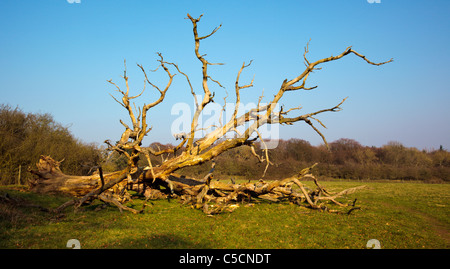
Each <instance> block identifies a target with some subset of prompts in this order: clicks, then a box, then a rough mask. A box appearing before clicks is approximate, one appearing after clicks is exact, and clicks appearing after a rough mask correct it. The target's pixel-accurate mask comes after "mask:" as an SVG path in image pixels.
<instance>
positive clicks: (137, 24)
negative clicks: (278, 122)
mask: <svg viewBox="0 0 450 269" xmlns="http://www.w3.org/2000/svg"><path fill="white" fill-rule="evenodd" d="M187 13H190V14H191V15H192V16H194V17H197V16H199V15H200V14H202V13H204V16H203V18H202V20H201V22H200V24H199V31H200V33H201V34H208V33H209V32H210V31H211V30H212V29H214V27H216V26H218V25H219V24H221V23H222V24H223V26H222V28H221V29H220V30H219V31H218V32H217V33H216V34H215V35H214V36H213V37H212V38H210V39H207V40H205V42H203V43H202V47H201V50H202V53H206V54H208V55H207V59H208V60H209V61H211V62H223V63H225V64H226V65H224V66H219V67H218V66H214V67H211V68H210V72H211V76H212V77H214V78H215V79H218V80H220V81H221V82H222V84H224V86H225V87H226V88H227V89H228V91H229V92H230V93H232V92H233V85H234V80H235V78H236V74H237V71H238V70H239V67H240V65H241V64H242V62H243V61H246V62H248V61H250V60H253V64H252V66H251V68H248V69H246V70H245V74H243V77H242V81H243V82H246V81H247V82H249V81H250V80H251V78H252V77H253V75H255V83H254V87H253V88H249V89H246V90H245V92H243V93H242V95H243V102H250V101H252V102H257V98H258V96H259V95H260V94H261V91H262V89H264V95H265V97H266V99H265V100H268V99H269V98H270V97H271V96H272V94H274V93H275V92H276V91H277V90H278V88H279V86H280V85H281V82H282V81H283V80H284V79H285V78H288V79H289V78H293V77H294V76H296V75H298V74H299V73H300V72H302V71H303V70H304V65H303V59H302V53H303V49H304V46H305V45H306V43H307V41H308V40H309V39H310V38H311V43H310V53H309V59H310V60H311V61H314V60H318V59H320V58H324V57H328V56H330V55H337V54H339V53H341V52H343V51H344V50H345V48H346V47H347V46H353V48H354V49H355V50H356V51H358V52H360V53H362V54H364V55H366V56H367V57H368V58H369V59H371V60H372V61H385V60H388V59H390V58H394V62H393V63H390V64H387V65H384V66H380V67H376V66H372V65H368V64H367V63H365V62H364V61H362V60H361V59H359V58H357V57H355V56H348V57H345V58H343V59H341V60H339V61H336V62H333V63H330V64H327V65H323V66H322V67H323V69H322V70H321V71H317V72H315V73H314V74H312V75H311V76H310V79H309V85H310V86H314V85H318V86H319V87H318V88H317V89H315V90H314V91H308V92H305V91H304V92H289V93H287V94H286V96H285V97H284V98H283V99H282V101H281V103H282V104H284V105H285V106H286V107H293V106H298V105H302V106H303V109H302V110H301V111H300V113H307V112H311V111H313V110H315V109H320V108H328V107H332V106H334V105H335V104H337V103H338V102H339V101H340V100H342V98H344V97H346V96H349V99H348V100H347V102H346V103H344V105H343V109H344V110H343V111H341V112H339V113H330V114H326V115H325V114H323V115H322V116H321V117H319V118H320V119H321V120H322V121H323V122H324V123H325V124H326V125H327V127H328V129H323V128H322V129H321V130H323V133H324V134H325V136H326V137H327V139H328V141H330V142H331V141H334V140H337V139H339V138H352V139H355V140H357V141H359V142H360V143H362V144H363V145H368V146H372V145H373V146H381V145H384V144H386V143H387V142H389V141H399V142H401V143H403V144H404V145H405V146H408V147H417V148H419V149H432V148H435V149H437V148H439V145H443V146H444V147H445V148H446V149H450V117H449V114H450V113H449V112H450V106H449V100H450V83H449V82H448V77H447V76H448V75H449V74H450V72H449V71H450V68H449V62H450V19H449V16H448V14H450V1H446V0H441V1H438V0H433V1H429V0H428V1H425V0H423V1H419V0H408V1H406V0H405V1H402V0H395V1H394V0H381V3H378V4H377V3H374V4H370V3H368V2H367V0H329V1H325V0H317V1H312V0H310V1H301V0H296V1H283V0H277V1H264V0H257V1H242V0H240V1H212V0H209V1H196V0H190V1H151V0H145V1H144V0H126V1H125V0H81V3H78V4H77V3H73V4H70V3H68V1H67V0H39V1H36V0H33V1H31V0H30V1H27V0H21V1H17V0H2V1H0V29H1V30H0V91H1V95H0V103H6V104H9V105H11V106H16V105H18V106H19V107H20V108H22V109H23V110H24V111H26V112H39V113H50V114H52V115H53V116H54V118H55V119H56V121H58V122H61V123H62V124H63V125H65V126H70V130H71V132H72V133H73V134H74V135H75V136H76V137H77V138H79V139H81V140H83V141H85V142H97V143H102V142H103V141H104V140H105V139H111V140H113V141H115V140H118V139H119V137H120V134H121V133H122V131H123V130H122V125H120V123H119V119H124V120H128V118H127V114H126V112H125V111H124V109H123V108H122V107H120V106H119V105H118V104H117V103H115V102H114V100H113V99H112V98H111V97H110V96H109V95H108V93H114V88H113V87H112V86H111V85H109V84H108V83H107V82H106V80H108V79H113V81H115V82H117V83H119V84H120V85H123V84H122V81H121V78H120V75H122V74H123V60H124V59H126V60H127V65H128V75H129V77H130V83H131V86H132V91H133V92H135V93H138V92H140V89H141V88H142V85H143V76H142V74H141V72H140V70H139V69H138V68H137V66H136V63H140V64H142V65H144V67H146V68H147V69H150V68H155V67H156V66H157V62H156V59H157V55H156V54H155V53H156V52H161V53H163V55H164V57H165V59H166V60H167V61H172V62H176V63H178V64H179V66H180V68H182V70H184V71H185V72H186V73H188V74H189V75H190V76H191V80H192V81H193V82H194V86H195V87H196V89H197V92H198V93H200V92H201V88H200V79H201V69H200V64H199V62H198V60H197V59H196V58H195V55H194V48H193V44H194V43H193V36H192V25H191V23H190V21H189V20H186V19H185V18H186V14H187ZM151 79H152V81H154V82H155V83H157V84H158V85H164V84H165V83H166V77H165V76H164V74H163V73H156V74H152V77H151ZM213 90H214V91H216V92H217V98H216V101H222V99H221V98H219V97H222V96H223V95H224V92H223V90H221V89H220V88H215V89H213ZM152 98H153V99H152ZM154 98H156V93H155V92H154V91H152V89H151V88H150V87H149V88H147V91H146V93H145V94H144V95H143V98H141V101H142V102H146V103H149V102H150V101H152V100H154ZM177 102H187V103H190V104H192V97H191V95H190V93H189V90H188V88H186V84H185V83H184V81H183V80H182V78H181V76H177V77H175V81H174V85H173V87H172V88H171V89H170V90H169V92H168V95H167V98H166V100H165V102H164V104H162V105H160V106H158V107H157V108H156V109H153V110H151V112H150V117H151V122H150V124H151V125H153V131H152V132H151V133H150V134H149V137H148V138H147V140H146V142H148V143H151V142H152V141H161V142H164V143H167V142H171V143H174V142H175V140H174V139H173V138H172V136H171V134H170V123H171V122H172V121H173V120H174V119H175V118H176V116H173V115H170V110H171V107H172V105H173V104H175V103H177ZM230 102H231V100H230ZM138 104H140V103H138ZM290 137H297V138H302V139H305V140H308V141H310V142H311V144H313V145H318V144H320V143H321V139H320V137H319V136H318V135H317V134H315V133H314V131H313V130H312V129H311V128H310V127H309V126H307V125H305V124H304V123H298V124H295V125H294V126H288V127H287V128H284V127H283V128H281V138H286V139H288V138H290Z"/></svg>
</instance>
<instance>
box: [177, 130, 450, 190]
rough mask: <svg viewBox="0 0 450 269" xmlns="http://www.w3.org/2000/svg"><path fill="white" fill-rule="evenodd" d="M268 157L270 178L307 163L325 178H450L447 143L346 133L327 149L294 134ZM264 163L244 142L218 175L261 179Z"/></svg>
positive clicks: (199, 170)
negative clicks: (411, 143)
mask: <svg viewBox="0 0 450 269" xmlns="http://www.w3.org/2000/svg"><path fill="white" fill-rule="evenodd" d="M259 154H262V153H261V149H259ZM269 157H270V160H271V162H272V163H273V165H270V166H269V168H268V170H267V173H266V175H265V177H264V178H265V179H279V178H285V177H290V176H292V175H294V174H295V173H297V172H298V171H300V170H301V169H302V168H305V167H307V166H310V165H312V164H314V163H319V164H318V165H317V166H316V167H315V168H314V169H315V170H314V173H315V174H316V175H317V176H319V177H321V178H322V179H327V178H333V179H353V180H375V179H387V180H422V181H425V182H434V183H441V182H445V181H450V152H448V151H447V150H444V149H443V148H442V146H441V147H440V149H438V150H433V151H424V150H422V151H421V150H418V149H417V148H408V147H405V146H403V145H402V144H401V143H399V142H389V143H388V144H387V145H384V146H382V147H367V146H362V145H361V144H360V143H359V142H357V141H355V140H352V139H346V138H342V139H339V140H337V141H334V142H332V143H329V149H327V148H326V147H325V145H320V146H312V145H311V144H310V143H309V142H307V141H305V140H301V139H296V138H292V139H289V140H280V141H279V144H278V146H277V147H276V148H275V149H271V150H269ZM265 166H266V164H265V163H259V162H258V160H257V158H256V157H255V156H253V155H252V153H251V150H250V148H249V147H240V148H236V149H234V150H230V151H227V152H225V153H223V154H222V155H220V156H218V157H217V158H216V171H215V173H216V174H217V175H218V177H219V178H227V177H229V178H233V177H235V178H242V177H244V178H249V179H259V178H260V177H261V175H262V174H263V172H264V169H265ZM209 167H210V164H204V165H202V166H200V167H189V168H186V169H185V171H184V172H187V173H188V174H190V175H191V176H201V175H202V174H203V175H204V174H206V173H207V172H208V170H209ZM180 173H181V172H180Z"/></svg>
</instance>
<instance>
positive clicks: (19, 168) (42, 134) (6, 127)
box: [0, 104, 102, 184]
mask: <svg viewBox="0 0 450 269" xmlns="http://www.w3.org/2000/svg"><path fill="white" fill-rule="evenodd" d="M0 138H1V139H0V184H16V183H18V180H20V181H21V183H22V184H25V183H26V181H27V179H28V178H29V177H31V175H30V173H28V172H27V168H28V167H32V168H35V167H34V165H35V163H36V162H37V161H38V160H39V156H40V155H50V156H52V157H53V158H54V159H55V160H58V161H60V160H63V159H64V161H63V162H62V164H61V169H62V170H63V171H64V172H65V173H67V174H73V175H85V174H87V173H89V170H90V169H91V168H92V166H95V164H96V163H98V162H99V161H101V159H102V151H101V150H100V149H99V148H98V147H97V146H96V145H94V144H86V143H83V142H81V141H79V140H78V139H76V138H75V137H74V136H73V135H72V134H71V133H70V131H69V130H68V127H64V126H62V125H61V124H60V123H57V122H55V120H54V119H53V117H52V116H51V115H50V114H32V113H25V112H23V111H22V110H21V109H19V108H17V107H16V108H12V107H11V106H9V105H4V104H2V105H0ZM19 175H20V178H19Z"/></svg>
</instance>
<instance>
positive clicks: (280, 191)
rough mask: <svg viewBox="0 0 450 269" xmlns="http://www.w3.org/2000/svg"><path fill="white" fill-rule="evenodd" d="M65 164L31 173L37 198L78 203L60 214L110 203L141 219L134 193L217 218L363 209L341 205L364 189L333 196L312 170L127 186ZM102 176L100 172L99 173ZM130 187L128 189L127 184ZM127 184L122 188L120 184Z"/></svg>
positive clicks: (46, 161) (46, 162)
mask: <svg viewBox="0 0 450 269" xmlns="http://www.w3.org/2000/svg"><path fill="white" fill-rule="evenodd" d="M59 164H60V162H57V161H54V160H53V159H52V158H51V157H49V156H41V158H40V160H39V162H38V163H37V164H36V166H37V168H38V170H30V172H31V173H33V174H34V175H36V176H37V179H36V180H34V181H30V182H29V184H30V187H31V190H32V191H34V192H38V193H53V194H68V195H71V196H74V197H75V199H73V200H69V201H68V202H66V203H64V204H63V205H61V206H59V207H58V208H56V209H55V211H56V212H60V211H62V210H64V209H65V208H67V207H68V206H74V207H75V208H79V207H80V206H81V205H83V204H85V203H89V202H92V201H93V200H94V199H99V200H101V201H103V202H105V203H109V204H113V205H115V206H117V207H118V208H119V210H120V211H121V212H122V210H127V211H131V212H133V213H142V212H143V211H144V209H145V205H146V204H145V203H144V207H143V208H142V209H141V210H136V209H132V208H129V207H126V206H124V205H123V203H124V202H127V201H130V200H131V197H130V196H129V195H128V196H126V195H124V194H125V193H127V191H129V190H134V191H137V192H138V193H140V194H141V195H143V196H144V197H145V198H146V200H148V199H151V200H154V199H168V198H176V199H179V200H180V202H182V203H183V204H188V205H192V206H193V207H195V208H197V209H201V210H203V212H204V213H205V214H208V215H212V214H218V213H221V212H232V211H234V210H235V209H236V208H238V207H239V204H241V203H251V202H252V201H258V200H266V201H270V202H281V201H290V202H292V203H295V204H297V205H299V206H304V207H307V208H311V209H317V210H322V211H328V212H333V213H343V212H345V211H344V210H332V209H329V208H328V204H330V203H332V204H336V205H339V206H340V207H342V208H347V207H349V206H351V208H350V210H348V211H347V213H350V212H352V211H353V210H355V209H359V207H355V203H353V204H351V205H350V204H344V203H341V202H338V201H337V199H338V198H340V197H342V196H345V195H347V194H351V193H353V192H354V191H356V190H359V189H362V188H364V187H365V186H358V187H354V188H350V189H346V190H343V191H341V192H338V193H330V192H328V191H327V190H326V189H325V188H323V187H322V186H321V185H320V184H319V183H318V181H317V179H316V177H314V176H313V175H312V174H311V173H310V172H311V170H312V168H313V167H314V166H315V165H316V164H315V165H313V166H311V167H308V168H305V169H303V170H302V171H300V172H299V173H298V174H297V175H295V176H293V177H289V178H285V179H282V180H272V181H269V182H265V181H263V180H262V179H260V180H257V181H255V182H251V181H249V182H247V183H241V184H236V183H231V184H230V183H224V182H221V181H218V180H213V171H214V168H213V169H211V171H210V172H209V173H208V174H207V175H206V176H205V177H204V178H203V179H202V180H195V179H190V178H185V177H181V176H179V175H174V174H173V175H170V176H169V180H170V182H171V185H172V186H169V185H168V183H167V181H163V180H155V181H154V182H152V184H142V183H139V182H136V183H133V182H131V183H126V182H127V181H124V179H125V178H126V176H127V174H126V172H124V171H120V172H117V173H111V174H107V175H105V176H103V175H102V173H101V172H100V173H98V174H96V175H92V176H84V177H80V176H68V175H65V174H64V173H62V172H61V170H60V169H59ZM99 170H100V171H101V168H100V169H99ZM302 179H308V180H313V181H314V183H315V185H316V187H317V188H316V189H314V190H311V189H309V188H307V187H305V186H304V185H303V184H302V183H301V180H302ZM124 182H125V183H124ZM120 183H122V184H120Z"/></svg>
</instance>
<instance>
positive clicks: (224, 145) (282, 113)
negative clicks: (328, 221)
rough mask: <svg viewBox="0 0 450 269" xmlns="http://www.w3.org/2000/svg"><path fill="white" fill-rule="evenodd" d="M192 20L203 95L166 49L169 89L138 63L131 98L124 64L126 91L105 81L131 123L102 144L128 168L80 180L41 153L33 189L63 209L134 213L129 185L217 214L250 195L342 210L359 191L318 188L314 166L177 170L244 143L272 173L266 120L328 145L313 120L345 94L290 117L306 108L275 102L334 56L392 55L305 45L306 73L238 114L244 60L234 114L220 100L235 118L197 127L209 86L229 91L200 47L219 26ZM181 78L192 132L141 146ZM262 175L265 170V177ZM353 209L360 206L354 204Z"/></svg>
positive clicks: (162, 65)
mask: <svg viewBox="0 0 450 269" xmlns="http://www.w3.org/2000/svg"><path fill="white" fill-rule="evenodd" d="M187 17H188V18H187V19H189V20H190V21H191V23H192V29H193V35H194V42H195V49H194V52H195V55H196V57H197V59H198V60H199V61H200V63H201V65H202V68H201V76H202V83H201V85H202V91H203V93H202V99H201V100H199V98H198V97H199V95H197V94H196V92H195V89H194V87H193V86H192V84H191V81H190V78H189V76H188V75H187V74H186V73H184V72H183V71H181V70H180V68H179V66H178V65H177V64H175V63H172V62H168V61H166V60H165V59H164V57H163V56H162V54H161V53H158V58H159V59H158V62H159V65H158V67H157V68H156V69H155V70H150V72H157V71H158V70H162V72H163V74H165V75H166V76H167V80H168V81H167V84H166V85H165V86H164V87H163V86H161V85H156V84H155V83H154V82H152V81H151V80H150V79H149V76H148V75H147V72H148V71H146V70H145V68H144V67H143V66H142V65H139V64H138V65H137V66H138V67H139V68H140V69H141V71H142V73H143V76H144V86H143V89H142V91H141V92H140V93H139V94H137V95H134V96H133V95H130V87H129V83H128V80H129V77H128V76H127V67H126V62H124V65H125V70H124V74H123V76H122V78H123V80H124V84H125V89H123V87H122V88H121V87H120V86H119V85H117V84H116V83H115V82H113V81H112V80H108V83H110V84H111V85H112V86H114V87H115V89H116V91H117V92H118V93H119V96H120V98H116V97H114V96H113V95H111V96H112V97H113V99H114V100H115V101H116V102H117V103H119V104H120V105H121V106H122V107H123V108H124V109H125V110H126V111H127V113H128V115H129V120H130V121H129V123H128V124H127V123H125V122H124V121H122V120H120V123H121V124H122V126H123V127H124V128H125V130H124V132H123V134H122V136H121V138H120V140H119V141H117V142H115V143H112V142H111V141H109V140H106V141H105V143H106V144H107V145H108V150H110V151H114V152H118V153H119V154H121V155H123V156H125V157H126V159H127V167H126V168H125V169H123V170H121V171H116V172H113V173H108V174H105V175H103V173H102V170H101V166H99V167H97V169H98V170H99V171H98V172H99V173H98V174H96V175H92V176H85V177H76V176H69V175H65V174H64V173H62V172H61V170H60V169H59V165H60V162H57V161H54V160H53V159H51V158H50V157H48V156H42V157H41V159H40V160H39V163H38V164H37V168H38V169H37V170H31V172H32V173H33V174H34V175H36V176H37V179H36V180H35V181H32V182H30V185H31V190H33V191H36V192H41V193H65V194H69V195H72V196H74V197H77V198H76V199H74V200H73V201H69V202H68V203H66V204H64V205H62V206H61V207H60V208H59V210H62V209H64V208H66V207H68V206H74V207H75V208H79V207H80V206H81V205H83V204H85V203H89V202H91V201H93V200H95V199H100V200H102V201H104V202H106V203H112V204H114V205H116V206H118V207H119V208H120V210H129V211H132V212H133V213H138V212H141V211H142V210H141V211H137V210H135V209H131V208H127V207H126V206H124V205H123V204H124V203H125V202H126V201H128V200H129V199H130V195H129V194H128V190H130V189H133V190H137V191H138V192H141V193H142V194H143V195H145V196H146V197H147V198H148V199H156V198H173V197H176V198H179V199H180V200H181V201H183V202H184V203H186V204H192V205H194V206H195V207H196V208H201V209H202V210H203V211H204V212H205V213H207V214H215V213H220V212H223V211H225V210H227V211H231V210H233V209H234V208H236V205H237V204H238V203H240V202H242V201H245V200H251V199H265V200H269V201H281V200H290V201H292V202H295V203H297V204H301V205H303V204H305V205H306V206H307V207H309V208H311V209H318V210H325V211H329V210H328V207H327V206H326V204H327V203H334V204H337V205H339V206H342V207H344V206H348V205H347V204H344V203H341V202H338V201H337V198H339V197H340V196H342V195H345V194H348V193H350V192H352V191H355V190H357V188H353V189H349V190H344V191H342V192H340V193H329V192H328V191H327V190H325V189H324V188H322V187H321V186H320V185H319V183H318V182H317V179H316V178H315V177H314V176H313V175H312V174H311V173H310V170H311V169H312V168H307V169H304V170H302V171H301V172H300V173H298V174H297V175H295V176H293V177H290V178H286V179H281V180H275V181H271V182H265V181H263V180H262V179H261V180H257V181H255V182H249V183H241V184H227V183H223V182H221V181H217V180H213V171H214V167H213V168H212V170H211V171H210V173H208V174H207V175H206V176H205V177H204V178H203V179H202V180H195V179H186V178H183V177H181V176H179V175H176V174H174V173H175V172H176V171H177V170H179V169H181V168H184V167H189V166H194V165H200V164H202V163H205V162H208V161H213V160H214V158H215V157H217V156H218V155H220V154H221V153H223V152H225V151H227V150H230V149H233V148H236V147H240V146H248V147H250V148H251V150H252V153H253V155H254V156H255V158H256V159H257V160H258V161H259V162H262V163H263V162H265V163H266V170H267V167H268V166H269V165H270V164H271V161H270V160H269V154H268V151H269V148H268V147H267V145H266V143H265V140H264V137H263V136H262V135H261V132H260V127H261V126H264V125H266V124H280V125H283V124H285V125H292V124H294V123H296V122H302V121H303V122H305V123H306V124H308V125H309V126H310V127H311V128H312V129H313V130H314V131H315V132H316V133H317V134H318V135H320V136H321V138H322V139H323V141H324V143H325V145H326V146H328V143H327V141H326V139H325V136H324V135H323V134H322V133H321V132H320V131H319V129H318V128H317V127H316V126H315V125H314V124H315V123H314V122H317V123H318V124H320V125H321V126H323V127H325V125H324V124H323V123H322V121H320V120H319V119H318V118H317V116H318V115H320V114H322V113H327V112H338V111H340V110H342V108H341V105H342V104H343V103H344V102H345V100H346V99H347V98H344V99H343V100H342V101H341V102H339V103H338V104H337V105H335V106H333V107H330V108H325V109H321V110H318V111H315V112H309V113H306V114H301V115H298V116H288V114H289V115H290V114H291V113H292V112H293V111H298V110H301V107H300V106H299V107H293V108H289V109H285V108H284V107H283V106H281V107H279V106H278V104H279V102H280V100H281V99H282V97H283V96H284V94H285V93H286V92H296V91H300V90H306V91H310V90H313V89H315V88H317V86H313V87H307V86H306V81H307V79H308V77H309V76H310V75H311V73H312V72H313V71H317V70H320V69H321V67H319V66H320V65H322V64H324V63H327V62H330V61H336V60H339V59H341V58H343V57H345V56H348V55H355V56H357V57H358V58H360V59H362V60H364V61H365V62H367V63H368V64H371V65H375V66H379V65H383V64H386V63H389V62H391V61H392V59H391V60H389V61H386V62H381V63H375V62H372V61H370V60H369V59H367V58H366V57H365V56H364V55H362V54H360V53H358V52H356V51H355V50H353V49H352V48H351V47H348V48H346V49H345V50H344V51H343V52H342V53H340V54H338V55H337V56H330V57H327V58H323V59H320V60H317V61H315V62H310V61H309V60H308V59H307V57H306V56H307V54H308V52H309V48H308V45H307V46H306V48H305V51H304V54H303V59H304V63H305V66H306V68H305V70H304V71H303V72H301V73H300V74H299V75H298V76H296V77H294V78H292V79H285V80H284V81H282V83H281V86H280V88H279V89H278V91H277V92H275V94H274V95H273V98H272V99H271V100H269V101H268V102H267V103H262V100H263V98H264V95H263V94H261V96H259V98H258V102H257V105H256V107H255V108H252V109H250V110H249V111H247V112H245V113H242V112H243V111H239V110H240V103H241V97H240V96H241V95H240V93H241V91H242V90H244V89H248V88H251V87H253V80H252V81H251V82H250V83H248V84H244V85H243V84H242V83H241V81H240V77H241V74H242V72H243V71H244V69H246V68H248V67H249V66H250V65H251V63H252V61H250V62H249V63H247V64H246V63H245V62H244V63H243V64H242V66H241V68H240V69H239V71H238V72H237V77H236V80H235V83H234V93H235V100H234V103H235V104H234V106H232V111H231V113H227V111H226V110H227V109H230V106H227V98H228V97H229V96H228V92H226V93H227V94H226V96H225V97H224V98H223V99H224V104H223V106H222V110H221V113H220V114H224V115H231V117H230V118H227V119H226V120H225V117H222V115H221V116H220V118H219V121H218V123H217V124H215V125H211V126H200V124H199V118H200V116H201V115H202V113H203V112H204V109H205V107H207V106H208V105H210V104H211V103H215V102H216V100H214V98H215V92H212V91H211V88H210V84H211V83H213V85H214V86H217V87H219V88H224V87H223V86H222V84H221V83H220V82H219V81H217V80H215V79H213V78H212V77H211V75H210V74H209V73H208V68H209V67H211V66H215V65H222V64H221V63H211V62H209V61H208V60H207V59H206V58H205V56H206V54H201V53H200V44H201V42H202V41H203V40H205V39H207V38H209V37H211V36H212V35H214V34H215V33H216V32H217V31H218V30H219V29H220V27H221V25H220V26H219V27H217V28H215V29H214V30H213V31H212V32H211V33H209V34H207V35H204V36H201V35H199V33H198V29H197V27H198V23H199V22H200V19H201V17H202V15H201V16H200V17H198V18H193V17H192V16H191V15H189V14H187ZM176 75H178V77H181V78H183V80H185V82H186V87H187V88H189V90H190V93H191V94H192V96H193V99H194V101H195V111H194V114H193V117H192V119H191V122H190V132H188V133H182V134H177V135H175V134H174V136H175V137H176V138H177V140H178V139H179V140H181V142H180V143H179V144H178V145H176V146H174V147H172V148H166V149H163V150H161V149H155V148H152V147H144V146H142V141H143V139H144V137H145V136H146V135H147V134H148V133H149V132H150V131H151V130H152V127H149V123H148V121H149V119H148V117H147V114H148V111H149V110H150V109H152V108H154V107H156V106H157V105H159V104H161V103H162V102H163V101H164V99H165V96H166V93H167V91H168V90H169V88H170V87H171V86H172V83H173V80H174V77H175V76H176ZM147 85H149V86H151V87H152V88H153V89H154V91H155V92H156V93H157V94H156V100H154V101H152V102H149V103H147V104H144V105H143V106H142V107H139V108H137V107H136V105H135V104H134V103H132V100H134V99H136V98H138V97H140V96H141V95H142V94H143V93H144V92H145V90H146V86H147ZM202 132H206V134H204V135H203V136H202V137H201V138H198V134H199V133H202ZM230 134H231V135H230ZM230 137H232V138H230ZM258 139H259V143H260V145H261V148H262V152H261V153H259V154H258V153H257V152H256V149H255V143H257V140H258ZM163 155H165V156H166V158H165V159H164V161H163V162H162V163H161V164H160V165H159V166H154V165H153V164H152V161H151V156H163ZM140 159H144V160H146V161H147V164H148V165H147V166H146V167H140V166H139V165H138V161H139V160H140ZM264 173H265V172H264ZM295 173H296V171H293V174H295ZM263 177H264V174H263V175H262V178H263ZM305 178H309V179H311V180H314V182H315V183H316V186H317V189H315V190H308V189H306V188H305V187H304V186H303V184H302V183H301V180H303V179H305ZM352 208H355V207H354V205H353V207H352ZM349 212H351V211H349Z"/></svg>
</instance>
